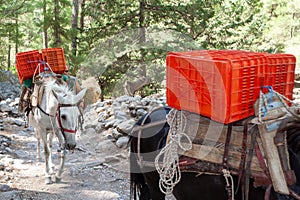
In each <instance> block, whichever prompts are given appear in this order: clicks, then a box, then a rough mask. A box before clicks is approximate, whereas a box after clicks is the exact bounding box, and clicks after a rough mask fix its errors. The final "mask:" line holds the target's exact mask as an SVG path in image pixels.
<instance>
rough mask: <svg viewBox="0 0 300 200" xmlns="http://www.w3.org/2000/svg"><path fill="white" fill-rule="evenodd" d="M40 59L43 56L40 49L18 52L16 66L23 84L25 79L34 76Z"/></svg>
mask: <svg viewBox="0 0 300 200" xmlns="http://www.w3.org/2000/svg"><path fill="white" fill-rule="evenodd" d="M39 60H42V56H41V54H40V52H39V51H38V50H32V51H27V52H20V53H17V55H16V68H17V71H18V76H19V80H20V83H21V84H22V83H23V81H24V80H25V79H29V78H32V76H33V74H34V72H35V70H36V68H37V65H38V61H39Z"/></svg>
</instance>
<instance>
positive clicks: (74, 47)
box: [72, 0, 79, 56]
mask: <svg viewBox="0 0 300 200" xmlns="http://www.w3.org/2000/svg"><path fill="white" fill-rule="evenodd" d="M78 7H79V6H78V0H73V10H72V54H73V56H76V54H77V29H78Z"/></svg>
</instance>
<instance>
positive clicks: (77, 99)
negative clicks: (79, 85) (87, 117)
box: [74, 88, 87, 103]
mask: <svg viewBox="0 0 300 200" xmlns="http://www.w3.org/2000/svg"><path fill="white" fill-rule="evenodd" d="M86 90H87V89H86V88H84V89H82V90H81V91H80V92H79V93H78V94H77V95H76V96H75V97H74V102H75V103H78V102H79V101H80V100H81V99H82V98H83V97H84V95H85V93H86Z"/></svg>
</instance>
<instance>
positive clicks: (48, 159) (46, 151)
mask: <svg viewBox="0 0 300 200" xmlns="http://www.w3.org/2000/svg"><path fill="white" fill-rule="evenodd" d="M41 139H42V141H43V146H44V156H45V178H46V179H45V183H46V184H51V183H52V181H51V172H50V167H52V166H51V165H52V158H51V149H50V148H49V145H48V144H47V135H46V134H43V135H41Z"/></svg>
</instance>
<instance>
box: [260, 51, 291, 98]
mask: <svg viewBox="0 0 300 200" xmlns="http://www.w3.org/2000/svg"><path fill="white" fill-rule="evenodd" d="M266 58H267V65H266V70H265V79H266V84H267V85H271V86H272V87H273V89H274V90H275V91H277V92H279V93H280V94H283V95H284V96H286V97H287V98H289V99H292V98H293V88H294V78H295V68H296V57H295V56H294V55H291V54H267V55H266Z"/></svg>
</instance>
